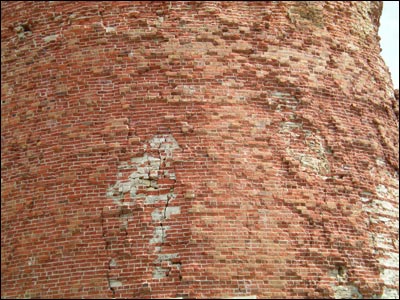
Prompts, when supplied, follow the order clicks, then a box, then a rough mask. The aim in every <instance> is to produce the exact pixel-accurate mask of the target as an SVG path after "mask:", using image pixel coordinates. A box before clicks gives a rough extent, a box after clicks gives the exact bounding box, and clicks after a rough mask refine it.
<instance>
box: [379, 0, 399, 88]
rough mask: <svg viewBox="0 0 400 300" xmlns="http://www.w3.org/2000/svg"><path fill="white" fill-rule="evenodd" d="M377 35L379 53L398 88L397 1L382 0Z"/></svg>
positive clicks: (395, 86)
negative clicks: (379, 47) (379, 39)
mask: <svg viewBox="0 0 400 300" xmlns="http://www.w3.org/2000/svg"><path fill="white" fill-rule="evenodd" d="M380 23H381V25H380V28H379V36H380V37H381V48H382V52H381V55H382V57H383V59H384V60H385V63H386V65H387V66H388V67H389V71H390V73H391V74H392V80H393V85H394V88H395V89H398V88H399V1H383V11H382V15H381V19H380Z"/></svg>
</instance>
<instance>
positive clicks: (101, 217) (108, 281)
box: [100, 207, 115, 299]
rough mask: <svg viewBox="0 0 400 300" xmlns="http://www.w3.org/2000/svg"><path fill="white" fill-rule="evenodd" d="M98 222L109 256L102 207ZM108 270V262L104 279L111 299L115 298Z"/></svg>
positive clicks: (108, 255)
mask: <svg viewBox="0 0 400 300" xmlns="http://www.w3.org/2000/svg"><path fill="white" fill-rule="evenodd" d="M100 224H101V232H102V237H103V240H104V243H105V248H106V256H107V257H110V247H109V246H110V245H109V243H108V241H107V239H106V233H105V230H104V207H102V209H101V214H100ZM110 270H111V266H110V264H108V268H107V271H106V280H107V283H108V288H109V289H110V291H111V292H112V294H113V299H114V298H115V289H114V288H113V287H111V279H110Z"/></svg>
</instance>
